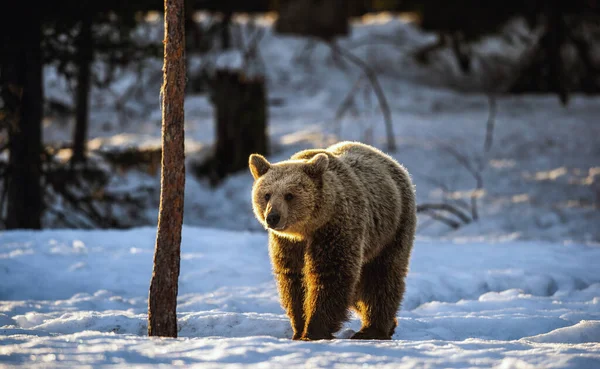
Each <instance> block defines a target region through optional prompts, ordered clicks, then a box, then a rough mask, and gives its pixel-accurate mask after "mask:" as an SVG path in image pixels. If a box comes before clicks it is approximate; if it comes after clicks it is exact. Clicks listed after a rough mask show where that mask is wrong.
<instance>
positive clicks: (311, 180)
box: [249, 153, 329, 237]
mask: <svg viewBox="0 0 600 369" xmlns="http://www.w3.org/2000/svg"><path fill="white" fill-rule="evenodd" d="M328 165H329V158H328V157H327V155H326V154H323V153H319V154H317V155H315V156H313V157H312V158H310V159H309V160H286V161H282V162H279V163H274V164H271V163H269V162H268V161H267V159H265V158H264V157H263V156H262V155H258V154H252V155H250V159H249V166H250V171H251V172H252V176H253V177H254V184H253V186H252V208H253V210H254V215H255V216H256V218H257V219H258V220H259V221H260V222H261V224H262V225H263V226H264V227H265V228H266V229H269V230H271V231H274V232H275V233H278V234H281V235H284V236H290V237H302V236H303V235H304V234H305V233H306V230H307V227H309V225H310V224H312V223H313V221H314V218H315V217H316V216H317V215H318V214H317V211H316V210H317V208H318V207H319V206H320V205H321V204H320V202H321V201H322V197H323V196H322V187H323V186H322V183H323V175H324V173H325V171H326V170H327V167H328Z"/></svg>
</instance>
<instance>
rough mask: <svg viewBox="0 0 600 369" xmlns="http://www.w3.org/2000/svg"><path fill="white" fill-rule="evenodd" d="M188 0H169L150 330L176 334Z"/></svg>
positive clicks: (166, 10) (172, 335) (160, 334)
mask: <svg viewBox="0 0 600 369" xmlns="http://www.w3.org/2000/svg"><path fill="white" fill-rule="evenodd" d="M184 23H185V19H184V1H183V0H165V39H164V45H165V46H164V66H163V72H164V75H163V86H162V89H161V96H162V97H161V99H162V175H161V192H160V209H159V214H158V231H157V236H156V248H155V250H154V269H153V271H152V279H151V281H150V295H149V298H148V335H150V336H168V337H177V289H178V278H179V260H180V245H181V227H182V223H183V195H184V188H185V152H184V110H183V105H184V91H185V39H184V36H185V28H184Z"/></svg>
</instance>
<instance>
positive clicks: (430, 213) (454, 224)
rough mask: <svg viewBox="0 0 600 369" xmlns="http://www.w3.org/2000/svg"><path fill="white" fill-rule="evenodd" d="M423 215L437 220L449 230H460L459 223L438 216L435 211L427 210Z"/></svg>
mask: <svg viewBox="0 0 600 369" xmlns="http://www.w3.org/2000/svg"><path fill="white" fill-rule="evenodd" d="M425 214H426V215H428V216H430V217H431V218H432V219H435V220H437V221H439V222H442V223H444V224H446V225H447V226H449V227H450V228H453V229H458V228H460V223H459V222H457V221H456V220H453V219H450V218H447V217H445V216H443V215H441V214H439V213H438V212H436V211H433V210H428V211H426V212H425Z"/></svg>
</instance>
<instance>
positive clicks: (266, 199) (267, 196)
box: [265, 193, 271, 201]
mask: <svg viewBox="0 0 600 369" xmlns="http://www.w3.org/2000/svg"><path fill="white" fill-rule="evenodd" d="M269 199H271V194H270V193H268V194H266V195H265V201H269Z"/></svg>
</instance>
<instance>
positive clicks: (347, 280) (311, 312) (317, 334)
mask: <svg viewBox="0 0 600 369" xmlns="http://www.w3.org/2000/svg"><path fill="white" fill-rule="evenodd" d="M357 242H359V241H357V240H349V239H347V238H346V237H345V236H343V235H341V233H340V232H336V231H332V230H327V229H325V230H323V231H320V232H317V234H316V235H315V236H314V238H313V239H311V241H310V242H309V243H308V245H307V252H306V256H305V267H304V273H305V280H306V299H305V301H304V313H305V317H306V325H305V327H304V332H303V333H302V338H301V339H302V340H305V341H311V340H321V339H332V338H334V336H333V333H335V332H337V331H339V330H340V328H341V327H342V324H343V323H344V321H345V320H347V319H348V308H349V306H350V303H351V300H352V296H353V294H354V288H355V286H356V284H357V281H358V276H359V273H360V244H357Z"/></svg>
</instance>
